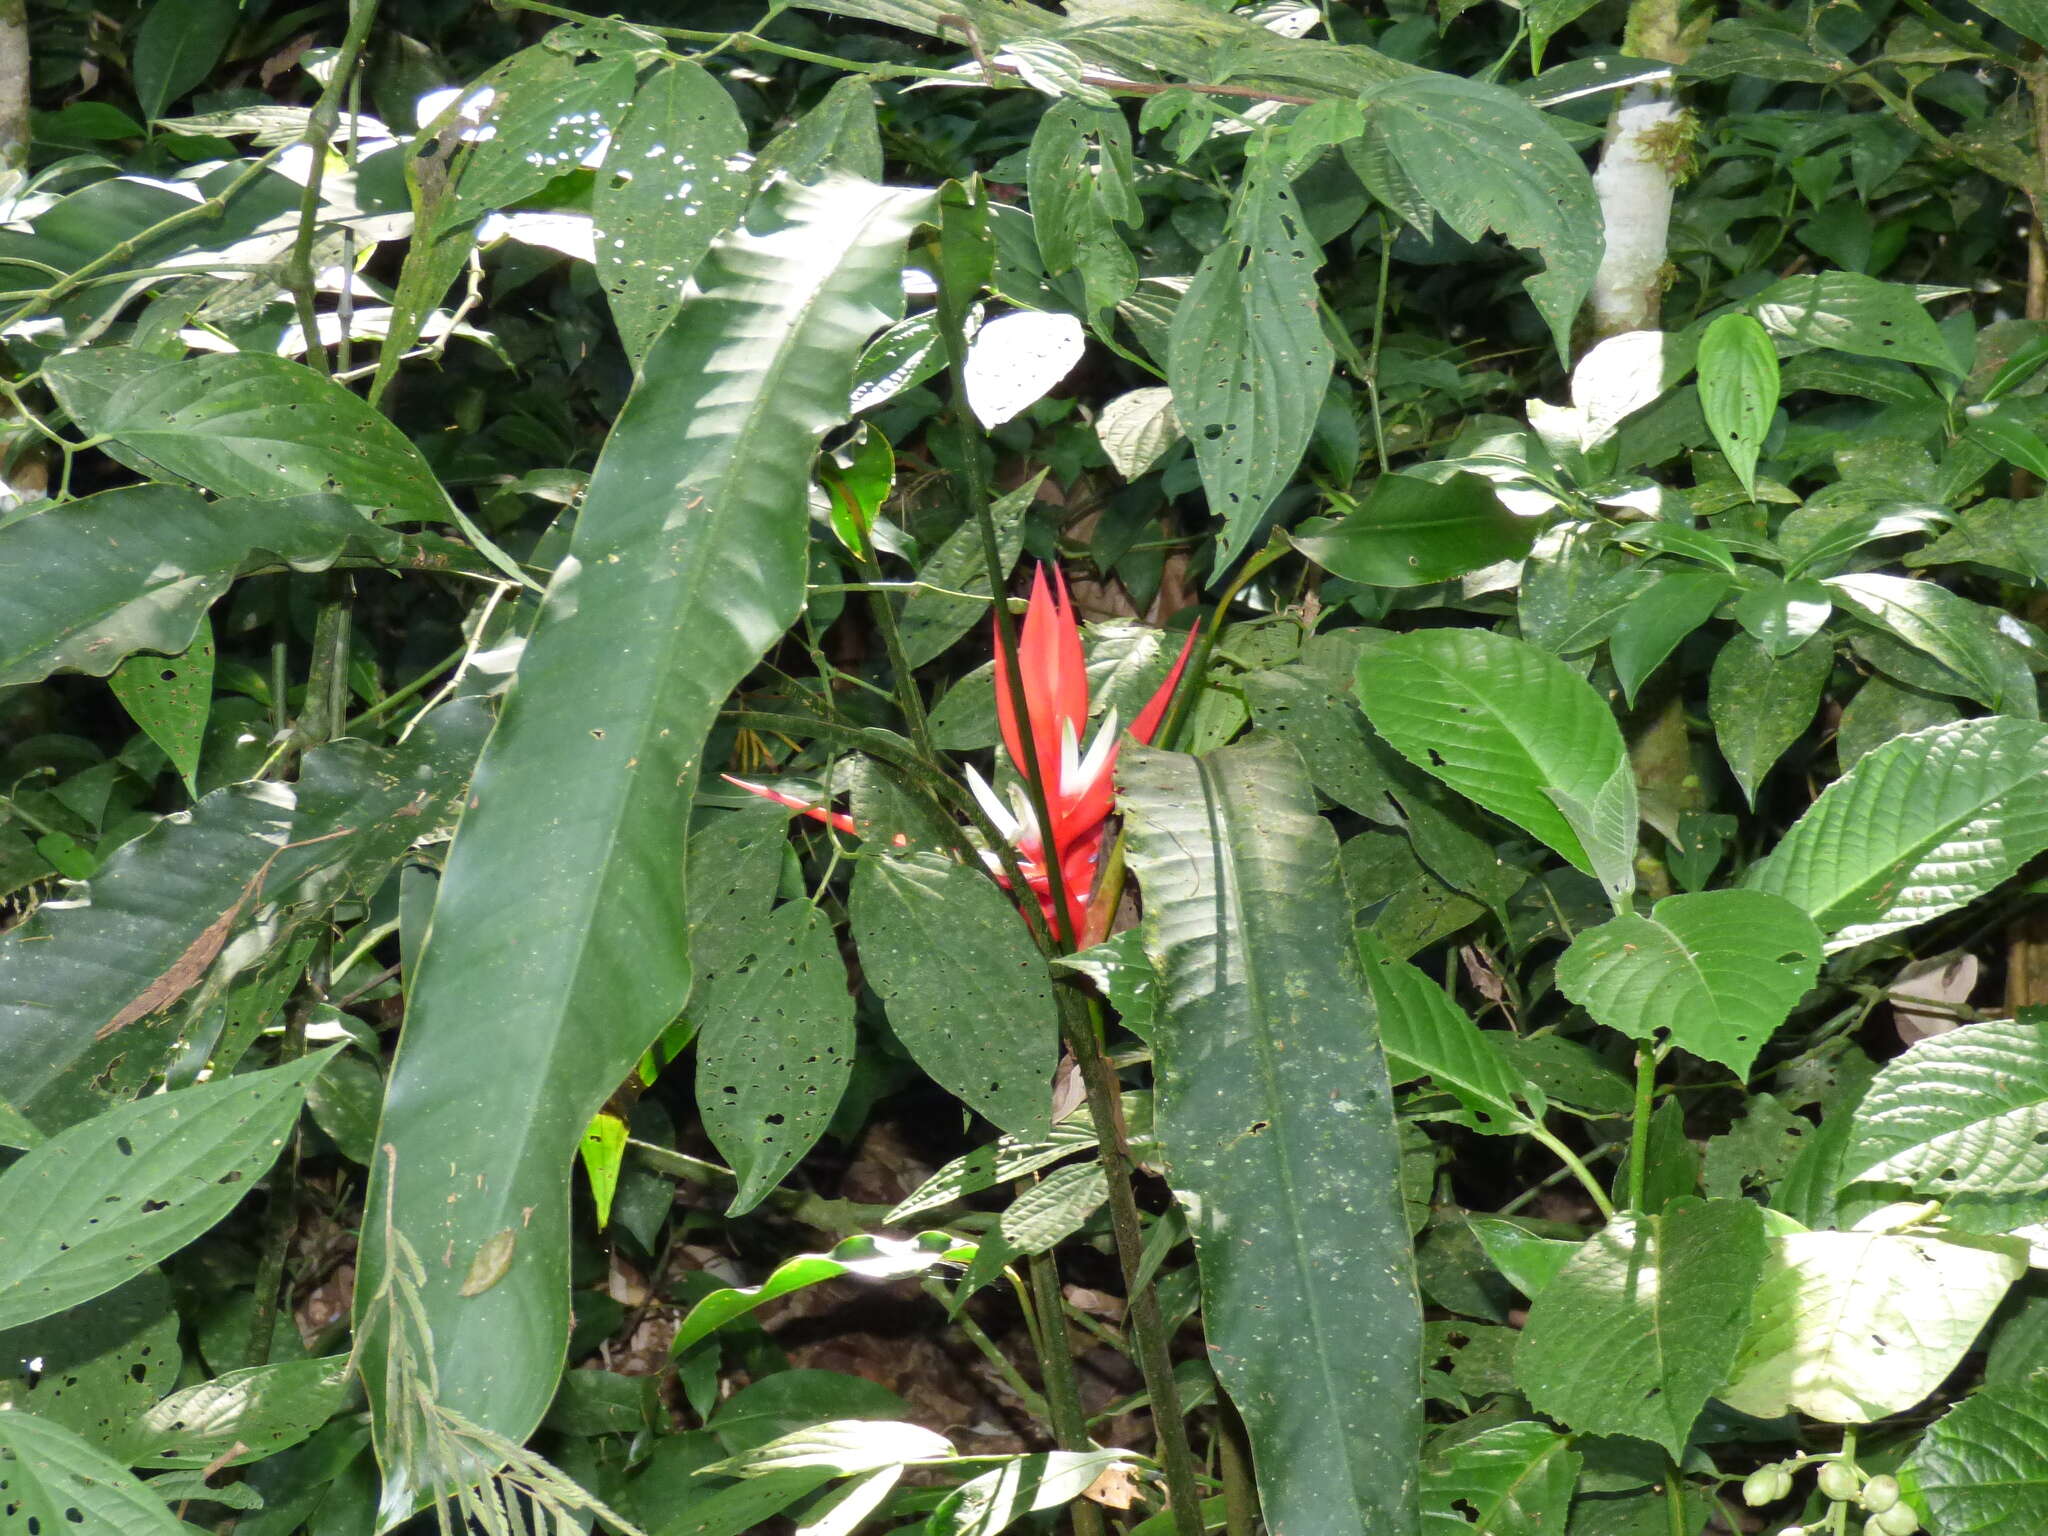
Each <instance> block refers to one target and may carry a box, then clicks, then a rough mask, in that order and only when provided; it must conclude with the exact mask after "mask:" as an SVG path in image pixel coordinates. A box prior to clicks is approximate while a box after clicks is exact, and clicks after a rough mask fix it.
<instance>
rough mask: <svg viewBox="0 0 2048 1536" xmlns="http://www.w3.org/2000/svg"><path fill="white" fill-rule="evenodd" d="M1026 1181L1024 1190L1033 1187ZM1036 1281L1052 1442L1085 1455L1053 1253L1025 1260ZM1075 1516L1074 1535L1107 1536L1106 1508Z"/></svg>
mask: <svg viewBox="0 0 2048 1536" xmlns="http://www.w3.org/2000/svg"><path fill="white" fill-rule="evenodd" d="M1032 1182H1033V1181H1031V1180H1023V1181H1020V1183H1019V1188H1020V1189H1021V1188H1025V1187H1028V1186H1029V1184H1030V1183H1032ZM1024 1270H1025V1274H1026V1275H1027V1276H1029V1278H1030V1281H1031V1302H1032V1305H1033V1306H1034V1307H1035V1308H1036V1309H1037V1312H1038V1366H1039V1371H1040V1374H1041V1375H1043V1377H1044V1378H1045V1406H1046V1408H1047V1409H1048V1410H1049V1411H1048V1414H1047V1417H1048V1418H1049V1419H1050V1420H1051V1421H1052V1433H1053V1438H1054V1439H1055V1440H1057V1441H1058V1442H1059V1447H1060V1449H1061V1450H1063V1451H1085V1450H1087V1449H1088V1446H1089V1444H1090V1442H1089V1438H1088V1413H1087V1410H1086V1409H1084V1408H1083V1407H1082V1406H1081V1382H1080V1379H1079V1378H1078V1377H1077V1376H1076V1375H1075V1374H1074V1357H1073V1354H1072V1353H1071V1352H1070V1351H1069V1350H1068V1348H1067V1314H1066V1309H1065V1308H1064V1307H1063V1306H1061V1304H1060V1273H1059V1270H1058V1268H1057V1267H1056V1266H1055V1265H1054V1263H1053V1257H1052V1255H1051V1254H1050V1253H1047V1252H1040V1253H1034V1254H1032V1255H1031V1256H1030V1257H1029V1258H1027V1259H1026V1260H1025V1261H1024ZM1070 1507H1071V1509H1072V1511H1073V1521H1074V1536H1106V1527H1105V1526H1104V1524H1103V1520H1102V1508H1101V1506H1100V1505H1097V1504H1094V1503H1092V1502H1090V1501H1089V1500H1087V1499H1076V1500H1074V1502H1073V1504H1072V1505H1071V1506H1070Z"/></svg>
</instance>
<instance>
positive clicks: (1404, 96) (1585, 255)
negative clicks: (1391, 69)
mask: <svg viewBox="0 0 2048 1536" xmlns="http://www.w3.org/2000/svg"><path fill="white" fill-rule="evenodd" d="M1360 105H1362V106H1363V107H1364V109H1365V118H1366V124H1367V130H1368V138H1369V139H1370V140H1372V141H1373V142H1374V143H1375V144H1376V145H1383V146H1384V147H1385V150H1386V152H1387V153H1388V154H1389V155H1390V156H1391V157H1392V159H1393V161H1394V162H1395V164H1396V165H1397V166H1398V167H1399V169H1400V171H1401V173H1402V175H1403V177H1404V178H1405V179H1406V181H1407V182H1408V183H1409V185H1410V186H1411V187H1412V188H1413V190H1414V192H1415V193H1416V195H1417V196H1419V197H1420V199H1421V200H1422V201H1423V202H1425V203H1427V204H1428V205H1429V206H1430V207H1431V208H1434V209H1435V210H1436V212H1437V214H1438V215H1439V216H1440V217H1441V218H1442V219H1443V221H1444V222H1445V223H1446V224H1448V225H1450V226H1451V228H1452V229H1454V230H1456V231H1457V232H1458V233H1459V234H1460V235H1462V236H1464V238H1465V239H1467V240H1477V239H1479V238H1480V236H1482V235H1484V234H1485V233H1486V232H1487V231H1488V230H1489V229H1492V230H1498V231H1499V232H1500V233H1501V234H1502V235H1503V236H1505V237H1506V238H1507V240H1508V243H1509V244H1511V245H1518V246H1520V247H1522V248H1523V249H1524V250H1532V251H1536V252H1538V253H1540V254H1541V255H1542V257H1543V262H1544V269H1543V271H1541V272H1539V273H1537V274H1536V275H1535V276H1533V277H1530V278H1528V279H1526V280H1525V281H1524V283H1523V286H1524V287H1525V288H1527V289H1528V290H1529V297H1530V298H1531V299H1533V300H1534V301H1535V303H1536V308H1537V309H1538V310H1539V311H1541V313H1542V315H1543V318H1544V319H1545V320H1546V321H1547V322H1548V323H1549V326H1550V334H1551V337H1552V339H1553V340H1554V341H1555V342H1556V343H1557V355H1558V357H1559V359H1560V360H1564V361H1569V359H1570V357H1571V323H1572V317H1573V316H1574V315H1576V314H1577V313H1578V311H1579V306H1580V305H1581V304H1583V303H1584V302H1585V299H1586V295H1587V294H1589V293H1591V292H1592V291H1593V274H1594V272H1595V271H1596V270H1597V269H1598V268H1599V265H1600V253H1601V248H1602V241H1601V233H1600V231H1601V218H1600V204H1599V200H1598V199H1597V198H1596V197H1595V196H1594V195H1593V185H1592V181H1591V179H1590V178H1589V177H1588V176H1587V175H1586V168H1585V165H1584V163H1583V162H1582V161H1581V160H1580V159H1579V154H1578V151H1577V150H1575V149H1573V148H1572V147H1571V145H1570V143H1569V142H1567V141H1566V139H1565V137H1564V135H1563V134H1561V133H1559V132H1558V131H1557V129H1556V128H1554V127H1553V126H1552V125H1551V122H1550V119H1549V118H1547V117H1545V116H1544V115H1543V114H1542V113H1541V112H1539V111H1537V110H1536V108H1534V107H1532V106H1530V105H1529V104H1528V103H1527V102H1525V101H1523V100H1522V99H1521V98H1520V97H1519V96H1516V95H1515V94H1514V93H1513V92H1511V91H1507V90H1504V89H1502V88H1501V87H1499V86H1496V85H1488V84H1484V83H1482V82H1480V81H1477V80H1460V79H1457V78H1455V77H1453V76H1450V75H1439V74H1416V75H1409V76H1405V77H1403V78H1401V79H1398V80H1391V81H1388V82H1387V83H1385V84H1383V85H1376V86H1374V87H1373V88H1372V89H1370V90H1369V91H1367V92H1366V93H1365V94H1364V96H1363V97H1361V99H1360ZM1411 222H1412V221H1411ZM1418 230H1419V232H1420V233H1422V234H1425V235H1426V234H1427V233H1428V230H1427V229H1424V228H1421V227H1420V226H1418Z"/></svg>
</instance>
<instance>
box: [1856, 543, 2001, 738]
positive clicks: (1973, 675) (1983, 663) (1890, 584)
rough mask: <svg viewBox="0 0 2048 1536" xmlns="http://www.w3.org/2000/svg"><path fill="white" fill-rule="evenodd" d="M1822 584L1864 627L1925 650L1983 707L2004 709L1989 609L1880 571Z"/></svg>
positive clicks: (1941, 589) (1928, 583) (1997, 645)
mask: <svg viewBox="0 0 2048 1536" xmlns="http://www.w3.org/2000/svg"><path fill="white" fill-rule="evenodd" d="M1821 585H1822V586H1824V587H1826V588H1827V589H1828V590H1829V591H1830V592H1831V593H1833V594H1834V597H1835V601H1837V602H1838V603H1840V604H1841V605H1842V606H1843V607H1844V608H1847V609H1848V610H1849V611H1850V612H1851V613H1853V614H1855V615H1856V616H1857V617H1858V618H1860V619H1862V620H1863V621H1864V622H1865V623H1867V624H1871V625H1874V626H1875V627H1876V628H1878V629H1881V630H1883V631H1884V632H1885V633H1887V634H1889V635H1894V636H1896V637H1897V638H1898V639H1900V640H1903V641H1904V642H1905V643H1906V644H1908V645H1910V646H1912V647H1913V648H1914V649H1915V650H1919V651H1924V652H1925V653H1926V654H1928V655H1929V656H1932V657H1933V658H1934V659H1935V660H1936V661H1938V662H1940V663H1941V664H1942V665H1943V666H1945V667H1947V668H1948V669H1949V670H1950V671H1951V672H1953V673H1955V674H1956V676H1957V677H1959V678H1961V679H1962V680H1963V683H1964V685H1965V686H1967V687H1968V689H1969V690H1970V697H1971V698H1973V699H1975V700H1976V701H1977V702H1978V703H1979V704H1982V705H1984V706H1986V707H1987V708H1990V709H1999V708H2002V707H2003V703H2002V701H2003V699H2004V696H2005V687H2006V683H2005V664H2004V658H2003V657H2002V656H2001V655H2000V654H1999V650H2000V642H1999V638H1998V634H1997V632H1996V631H1995V630H1994V629H1993V628H1992V619H1993V614H1992V612H1991V611H1990V610H1989V609H1987V608H1985V607H1983V606H1982V605H1981V604H1978V603H1973V602H1971V601H1970V600H1969V599H1968V598H1967V597H1958V596H1957V595H1956V594H1955V593H1953V592H1951V591H1949V589H1948V588H1946V587H1940V586H1936V585H1935V584H1934V583H1933V582H1931V581H1912V580H1909V579H1908V578H1906V577H1904V576H1886V575H1884V574H1882V573H1880V572H1876V571H1864V572H1858V573H1856V574H1854V575H1850V576H1830V577H1829V578H1828V579H1827V580H1826V581H1824V582H1822V583H1821ZM2024 675H2025V674H2024V673H2023V674H2022V676H2024Z"/></svg>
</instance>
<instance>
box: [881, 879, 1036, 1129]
mask: <svg viewBox="0 0 2048 1536" xmlns="http://www.w3.org/2000/svg"><path fill="white" fill-rule="evenodd" d="M848 908H849V911H850V913H851V916H852V919H853V935H854V941H855V944H856V945H857V947H858V948H859V951H860V959H861V966H862V968H863V970H864V971H865V972H866V975H867V980H868V984H869V985H870V986H872V987H873V988H874V989H875V991H876V992H877V993H878V994H880V996H881V998H882V1000H883V1002H884V1003H885V1004H886V1005H887V1008H888V1014H889V1027H890V1028H891V1029H892V1030H893V1031H894V1032H895V1034H896V1038H897V1039H899V1040H901V1041H902V1042H903V1045H904V1048H905V1049H906V1050H908V1051H909V1052H910V1054H911V1055H912V1056H913V1057H915V1058H916V1060H917V1064H918V1065H919V1066H921V1067H923V1068H924V1070H925V1071H926V1072H928V1073H930V1074H931V1076H932V1077H933V1078H934V1079H935V1080H936V1081H937V1082H938V1083H939V1085H940V1086H941V1087H943V1088H945V1089H946V1090H947V1092H949V1093H952V1094H954V1095H956V1096H957V1097H958V1098H959V1099H960V1101H961V1102H962V1103H964V1104H966V1105H967V1106H968V1107H969V1108H970V1109H973V1110H974V1111H975V1112H976V1113H977V1114H981V1115H985V1116H987V1117H988V1118H989V1119H990V1120H993V1121H994V1122H995V1123H996V1124H997V1125H998V1126H1000V1127H1001V1128H1002V1129H1004V1130H1006V1131H1009V1132H1011V1133H1013V1134H1015V1135H1019V1136H1043V1135H1044V1134H1045V1132H1046V1127H1047V1124H1048V1120H1049V1116H1050V1114H1051V1109H1052V1072H1053V1067H1054V1066H1055V1064H1056V1060H1057V1056H1058V1049H1059V1046H1058V1035H1059V1021H1058V1017H1057V1015H1056V1014H1055V1012H1054V1007H1053V997H1052V982H1051V979H1050V977H1049V976H1048V975H1047V974H1046V967H1045V960H1044V958H1043V957H1042V956H1041V955H1040V954H1039V952H1038V949H1037V947H1036V946H1035V945H1033V944H1032V942H1031V934H1030V931H1029V930H1028V929H1026V928H1025V926H1024V920H1023V918H1021V917H1020V916H1018V914H1017V911H1016V909H1015V908H1014V907H1012V906H1011V905H1010V902H1009V898H1008V897H1006V896H1005V895H1004V894H1003V893H1002V892H1001V891H1000V890H998V889H997V888H996V886H995V883H994V882H993V881H992V880H990V879H989V877H988V876H987V875H986V874H985V873H983V872H982V871H981V870H977V869H969V868H968V867H967V866H966V865H964V864H956V863H954V862H952V861H951V860H949V859H942V858H940V857H938V856H936V855H933V854H919V855H913V856H912V857H909V858H900V859H899V858H886V857H884V858H867V859H863V860H862V861H861V862H860V864H859V866H858V867H857V868H856V869H855V871H854V877H853V894H852V895H851V897H850V898H849V899H848Z"/></svg>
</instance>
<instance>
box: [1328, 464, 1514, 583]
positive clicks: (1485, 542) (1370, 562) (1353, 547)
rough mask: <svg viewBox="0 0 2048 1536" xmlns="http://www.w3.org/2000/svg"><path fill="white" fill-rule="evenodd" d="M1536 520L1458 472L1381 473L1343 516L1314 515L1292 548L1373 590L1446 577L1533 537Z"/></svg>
mask: <svg viewBox="0 0 2048 1536" xmlns="http://www.w3.org/2000/svg"><path fill="white" fill-rule="evenodd" d="M1536 532H1537V521H1536V519H1534V518H1527V517H1517V516H1516V515H1515V514H1514V513H1512V512H1510V511H1509V510H1508V509H1507V508H1506V507H1504V506H1502V505H1501V501H1500V498H1499V497H1498V496H1496V495H1495V494H1494V493H1493V486H1492V484H1491V482H1489V481H1486V480H1483V479H1481V478H1480V477H1479V476H1477V475H1472V474H1465V473H1462V472H1461V473H1459V474H1455V475H1452V476H1451V477H1450V478H1449V479H1448V480H1444V481H1440V482H1435V481H1429V480H1423V479H1420V478H1418V477H1417V476H1414V475H1382V476H1380V478H1379V479H1378V480H1376V481H1375V482H1373V488H1372V490H1371V491H1370V492H1369V493H1367V495H1366V498H1365V500H1364V501H1362V502H1360V503H1359V504H1358V506H1357V507H1355V508H1354V509H1353V510H1352V511H1350V512H1348V513H1346V514H1345V515H1344V516H1343V517H1341V518H1314V519H1311V520H1310V521H1308V522H1306V523H1303V524H1302V525H1301V527H1300V528H1298V529H1296V530H1295V532H1294V533H1293V534H1292V535H1291V538H1292V539H1293V541H1294V546H1295V548H1297V549H1299V550H1300V551H1301V552H1302V553H1303V554H1305V555H1307V556H1308V557H1309V559H1311V560H1313V561H1315V563H1316V564H1317V565H1320V566H1322V567H1323V569H1325V570H1327V571H1329V572H1330V573H1331V574H1332V575H1335V576H1342V577H1343V578H1344V579H1345V580H1346V581H1361V582H1365V583H1367V584H1369V585H1371V586H1376V587H1419V586H1427V585H1428V584H1429V583H1431V582H1437V581H1448V580H1450V579H1451V578H1452V577H1453V576H1462V575H1464V574H1465V573H1466V572H1467V571H1476V570H1478V569H1479V568H1480V567H1481V566H1484V565H1493V564H1495V563H1496V562H1498V561H1501V560H1519V559H1521V557H1522V556H1524V555H1526V554H1528V553H1529V550H1530V548H1531V547H1532V546H1533V545H1534V544H1535V542H1536Z"/></svg>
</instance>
